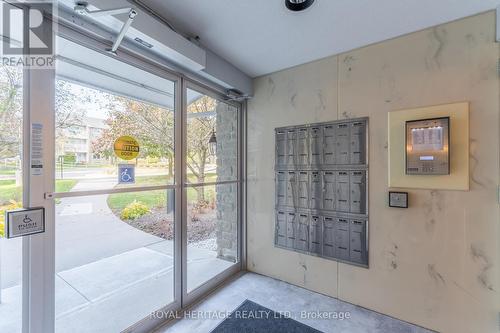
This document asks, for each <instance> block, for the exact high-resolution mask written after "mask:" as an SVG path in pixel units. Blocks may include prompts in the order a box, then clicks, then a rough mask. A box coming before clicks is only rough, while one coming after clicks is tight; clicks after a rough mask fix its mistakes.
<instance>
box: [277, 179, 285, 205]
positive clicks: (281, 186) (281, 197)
mask: <svg viewBox="0 0 500 333" xmlns="http://www.w3.org/2000/svg"><path fill="white" fill-rule="evenodd" d="M286 186H287V183H286V172H285V171H279V172H276V205H277V206H286Z"/></svg>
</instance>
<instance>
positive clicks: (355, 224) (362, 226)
mask: <svg viewBox="0 0 500 333" xmlns="http://www.w3.org/2000/svg"><path fill="white" fill-rule="evenodd" d="M350 240H351V244H350V260H351V261H352V262H356V263H358V264H365V265H366V264H367V263H368V251H367V248H366V221H363V220H351V227H350Z"/></svg>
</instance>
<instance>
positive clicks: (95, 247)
mask: <svg viewBox="0 0 500 333" xmlns="http://www.w3.org/2000/svg"><path fill="white" fill-rule="evenodd" d="M174 192H175V190H161V191H147V192H127V193H118V194H111V195H97V196H86V197H72V198H64V199H61V200H60V203H59V204H58V205H57V206H56V331H57V332H82V331H85V332H121V331H122V330H124V329H125V328H127V327H129V326H130V325H132V324H134V323H136V322H137V321H139V320H141V319H143V318H145V317H147V316H148V315H149V314H150V313H151V312H152V311H155V310H158V309H160V308H162V307H163V306H166V305H168V304H169V303H171V302H173V301H174V216H175V215H174Z"/></svg>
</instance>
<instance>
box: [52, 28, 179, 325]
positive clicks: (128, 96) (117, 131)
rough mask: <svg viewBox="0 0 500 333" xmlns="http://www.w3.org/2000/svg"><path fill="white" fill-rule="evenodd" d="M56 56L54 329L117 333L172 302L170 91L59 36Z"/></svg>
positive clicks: (144, 73)
mask: <svg viewBox="0 0 500 333" xmlns="http://www.w3.org/2000/svg"><path fill="white" fill-rule="evenodd" d="M58 53H59V57H58V64H57V77H56V83H55V84H56V109H55V114H54V117H55V124H56V128H55V170H54V172H55V177H56V193H55V194H54V197H55V219H56V221H55V224H56V225H55V230H56V235H55V236H56V237H55V247H56V250H55V253H56V258H55V266H56V267H55V270H56V272H55V274H56V275H55V287H56V288H55V320H56V331H57V332H73V331H76V332H120V331H123V330H125V329H127V328H128V327H130V326H132V325H134V324H136V323H137V322H139V321H141V320H142V319H144V318H146V317H148V316H149V315H150V314H151V313H152V312H154V311H157V310H160V309H162V308H165V307H167V306H169V305H172V304H174V303H176V302H177V303H178V304H180V299H179V298H180V297H178V296H177V295H176V283H175V282H176V279H177V278H176V274H177V268H176V266H177V265H176V257H178V256H179V255H180V254H179V253H178V251H176V242H177V241H178V239H177V237H176V232H178V228H177V227H176V224H177V223H178V219H177V216H179V215H176V214H177V213H178V212H179V210H177V209H176V205H175V202H176V200H175V198H176V196H179V195H180V193H179V189H178V188H177V186H178V181H176V179H175V175H176V172H175V158H176V140H175V137H176V128H177V127H176V118H177V112H176V103H177V101H176V89H177V87H178V86H179V84H178V80H177V79H176V78H175V77H174V78H172V79H170V78H167V77H164V76H158V75H156V74H152V73H151V72H150V71H148V70H145V69H141V68H138V67H136V66H132V65H130V64H127V63H125V62H122V61H119V60H118V59H116V58H113V57H110V56H108V55H106V54H103V53H100V52H97V51H94V50H92V49H89V48H86V47H84V46H81V45H79V44H76V43H73V42H70V41H68V40H65V39H62V38H60V39H59V50H58ZM177 144H179V143H177Z"/></svg>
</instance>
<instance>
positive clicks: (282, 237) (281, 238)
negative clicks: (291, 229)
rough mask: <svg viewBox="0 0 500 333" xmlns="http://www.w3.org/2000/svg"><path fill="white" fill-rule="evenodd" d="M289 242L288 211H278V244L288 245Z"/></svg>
mask: <svg viewBox="0 0 500 333" xmlns="http://www.w3.org/2000/svg"><path fill="white" fill-rule="evenodd" d="M286 244H287V227H286V213H285V212H283V211H278V212H277V213H276V245H279V246H286Z"/></svg>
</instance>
